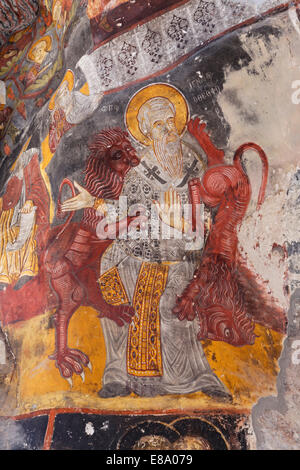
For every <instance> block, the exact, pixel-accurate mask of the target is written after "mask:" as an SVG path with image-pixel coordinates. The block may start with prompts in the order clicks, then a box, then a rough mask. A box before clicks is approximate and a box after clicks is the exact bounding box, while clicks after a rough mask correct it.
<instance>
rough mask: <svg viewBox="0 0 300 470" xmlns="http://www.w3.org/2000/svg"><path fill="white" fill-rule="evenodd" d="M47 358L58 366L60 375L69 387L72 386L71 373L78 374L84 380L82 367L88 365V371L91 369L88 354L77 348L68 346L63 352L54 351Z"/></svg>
mask: <svg viewBox="0 0 300 470" xmlns="http://www.w3.org/2000/svg"><path fill="white" fill-rule="evenodd" d="M49 359H52V360H54V361H55V365H56V367H57V368H58V370H59V372H60V375H61V376H62V377H63V378H64V379H66V380H67V381H68V382H69V384H70V386H71V387H72V386H73V381H72V376H73V374H77V375H80V376H81V378H82V381H83V382H84V380H85V373H84V367H88V368H89V369H90V371H92V365H91V363H90V360H89V358H88V356H87V355H86V354H84V353H83V352H81V351H79V350H78V349H69V348H68V349H67V350H65V351H63V352H56V353H55V354H52V355H51V356H49Z"/></svg>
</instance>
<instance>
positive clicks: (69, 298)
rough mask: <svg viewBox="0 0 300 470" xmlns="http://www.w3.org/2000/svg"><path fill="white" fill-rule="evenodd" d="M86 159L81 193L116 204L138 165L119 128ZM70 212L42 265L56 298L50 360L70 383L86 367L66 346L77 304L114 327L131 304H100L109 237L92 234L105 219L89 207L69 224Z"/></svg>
mask: <svg viewBox="0 0 300 470" xmlns="http://www.w3.org/2000/svg"><path fill="white" fill-rule="evenodd" d="M89 149H90V155H89V158H88V161H87V166H86V170H85V189H86V190H87V191H88V192H89V194H90V195H92V196H93V197H95V198H97V199H98V198H101V199H109V200H116V199H118V198H119V196H120V194H121V191H122V189H123V183H124V178H125V176H126V174H127V173H128V172H129V171H130V169H131V168H133V167H135V166H137V165H138V164H139V159H138V157H137V156H136V153H135V150H134V149H133V147H132V145H131V143H130V141H129V138H128V135H127V133H125V132H123V131H122V130H120V129H106V130H103V131H101V132H100V133H98V134H97V135H96V136H95V138H94V141H93V143H92V144H91V145H90V147H89ZM65 185H68V186H69V187H70V188H71V190H72V195H73V197H74V196H76V194H75V189H74V187H73V184H72V183H71V182H70V181H69V180H67V179H65V180H64V181H63V182H62V184H61V187H60V196H59V200H58V208H57V213H58V216H62V215H63V214H62V211H61V192H62V189H63V187H64V186H65ZM73 215H74V212H70V214H69V216H68V218H67V221H66V223H65V224H64V225H63V226H61V225H59V226H58V227H55V228H54V229H52V231H51V235H50V237H49V239H50V241H49V244H48V248H47V250H46V252H45V254H44V258H43V264H44V266H45V269H46V272H47V273H48V278H49V282H50V285H51V289H52V291H53V292H54V293H55V294H56V311H55V314H54V321H55V329H56V349H55V353H54V354H53V355H52V356H50V359H53V360H55V363H56V367H57V368H58V369H59V371H60V374H61V375H62V377H63V378H65V379H67V380H68V381H69V383H70V384H71V385H72V375H73V373H76V374H78V375H81V377H82V379H83V380H84V367H89V368H91V364H90V361H89V358H88V356H87V355H86V354H84V353H83V352H81V351H79V350H78V349H71V348H69V347H68V343H67V336H68V325H69V322H70V319H71V317H72V315H73V314H74V312H75V311H76V310H77V309H78V307H80V306H91V307H93V308H94V309H96V310H97V311H98V312H99V316H100V317H107V318H110V319H112V320H114V321H115V322H116V323H117V324H118V325H119V326H122V325H124V322H127V323H129V322H130V321H131V318H132V315H133V314H134V310H133V308H132V307H131V306H130V305H122V306H112V305H109V304H107V303H106V302H105V300H104V298H103V296H102V294H101V290H100V287H99V284H98V282H97V281H98V279H99V272H100V260H101V256H102V254H103V253H104V251H105V250H106V249H107V248H108V246H109V245H110V244H111V243H112V242H113V239H109V238H106V239H99V238H98V236H97V235H96V227H97V225H98V223H99V222H100V221H101V220H103V219H104V214H102V215H101V214H99V212H98V211H96V210H95V209H94V208H87V209H85V210H84V215H83V218H82V220H81V222H80V223H71V220H72V217H73ZM133 220H135V217H127V218H125V219H123V220H121V221H120V222H118V223H117V224H116V225H117V226H116V227H112V226H109V225H107V226H106V227H105V232H106V234H108V233H109V232H110V230H111V229H112V230H113V231H114V230H115V229H116V235H118V234H119V233H121V232H122V231H123V230H124V229H125V228H127V226H128V225H129V224H130V223H131V222H132V221H133Z"/></svg>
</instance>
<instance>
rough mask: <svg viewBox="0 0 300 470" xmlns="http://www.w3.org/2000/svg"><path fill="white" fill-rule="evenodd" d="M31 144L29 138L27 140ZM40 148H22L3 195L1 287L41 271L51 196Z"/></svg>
mask: <svg viewBox="0 0 300 470" xmlns="http://www.w3.org/2000/svg"><path fill="white" fill-rule="evenodd" d="M27 144H28V141H27ZM38 155H39V150H38V149H35V148H33V149H30V150H27V151H22V152H21V154H20V156H19V158H18V160H17V162H16V164H15V167H14V169H13V171H12V173H11V176H10V178H9V180H8V181H7V183H6V187H5V191H4V194H3V196H2V197H1V198H0V289H1V290H2V289H4V288H5V287H6V286H7V285H8V284H9V285H13V287H14V289H15V290H18V289H20V288H21V287H23V285H24V284H25V283H26V282H27V281H29V280H30V279H32V278H33V277H35V276H36V275H37V274H38V253H37V251H42V250H43V249H44V248H45V243H46V239H47V233H48V230H49V209H48V207H49V196H48V192H47V188H46V185H45V183H44V180H43V178H42V175H41V173H40V167H39V159H38Z"/></svg>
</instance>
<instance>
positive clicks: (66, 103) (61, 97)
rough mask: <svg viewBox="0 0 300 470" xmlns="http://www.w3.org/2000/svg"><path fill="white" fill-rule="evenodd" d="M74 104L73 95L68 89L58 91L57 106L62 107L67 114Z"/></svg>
mask: <svg viewBox="0 0 300 470" xmlns="http://www.w3.org/2000/svg"><path fill="white" fill-rule="evenodd" d="M71 106H72V95H71V93H70V92H69V90H68V91H65V92H61V93H57V95H56V97H55V108H56V109H58V108H61V109H62V110H63V111H64V112H65V114H66V115H67V114H68V112H69V110H70V108H71Z"/></svg>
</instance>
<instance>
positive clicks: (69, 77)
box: [49, 69, 74, 111]
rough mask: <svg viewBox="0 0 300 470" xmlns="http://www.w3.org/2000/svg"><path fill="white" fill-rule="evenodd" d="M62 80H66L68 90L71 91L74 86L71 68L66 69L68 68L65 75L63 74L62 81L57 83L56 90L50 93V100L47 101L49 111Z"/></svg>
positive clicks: (52, 107) (52, 106)
mask: <svg viewBox="0 0 300 470" xmlns="http://www.w3.org/2000/svg"><path fill="white" fill-rule="evenodd" d="M64 82H68V88H69V91H72V90H73V87H74V74H73V72H72V70H70V69H68V70H67V71H66V73H65V76H64V78H63V80H62V82H61V83H60V85H59V87H58V88H57V90H56V92H55V93H54V94H53V95H52V97H51V100H50V102H49V110H50V111H52V109H54V105H55V97H56V94H57V92H58V90H59V88H60V87H61V85H62V84H63V83H64Z"/></svg>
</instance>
